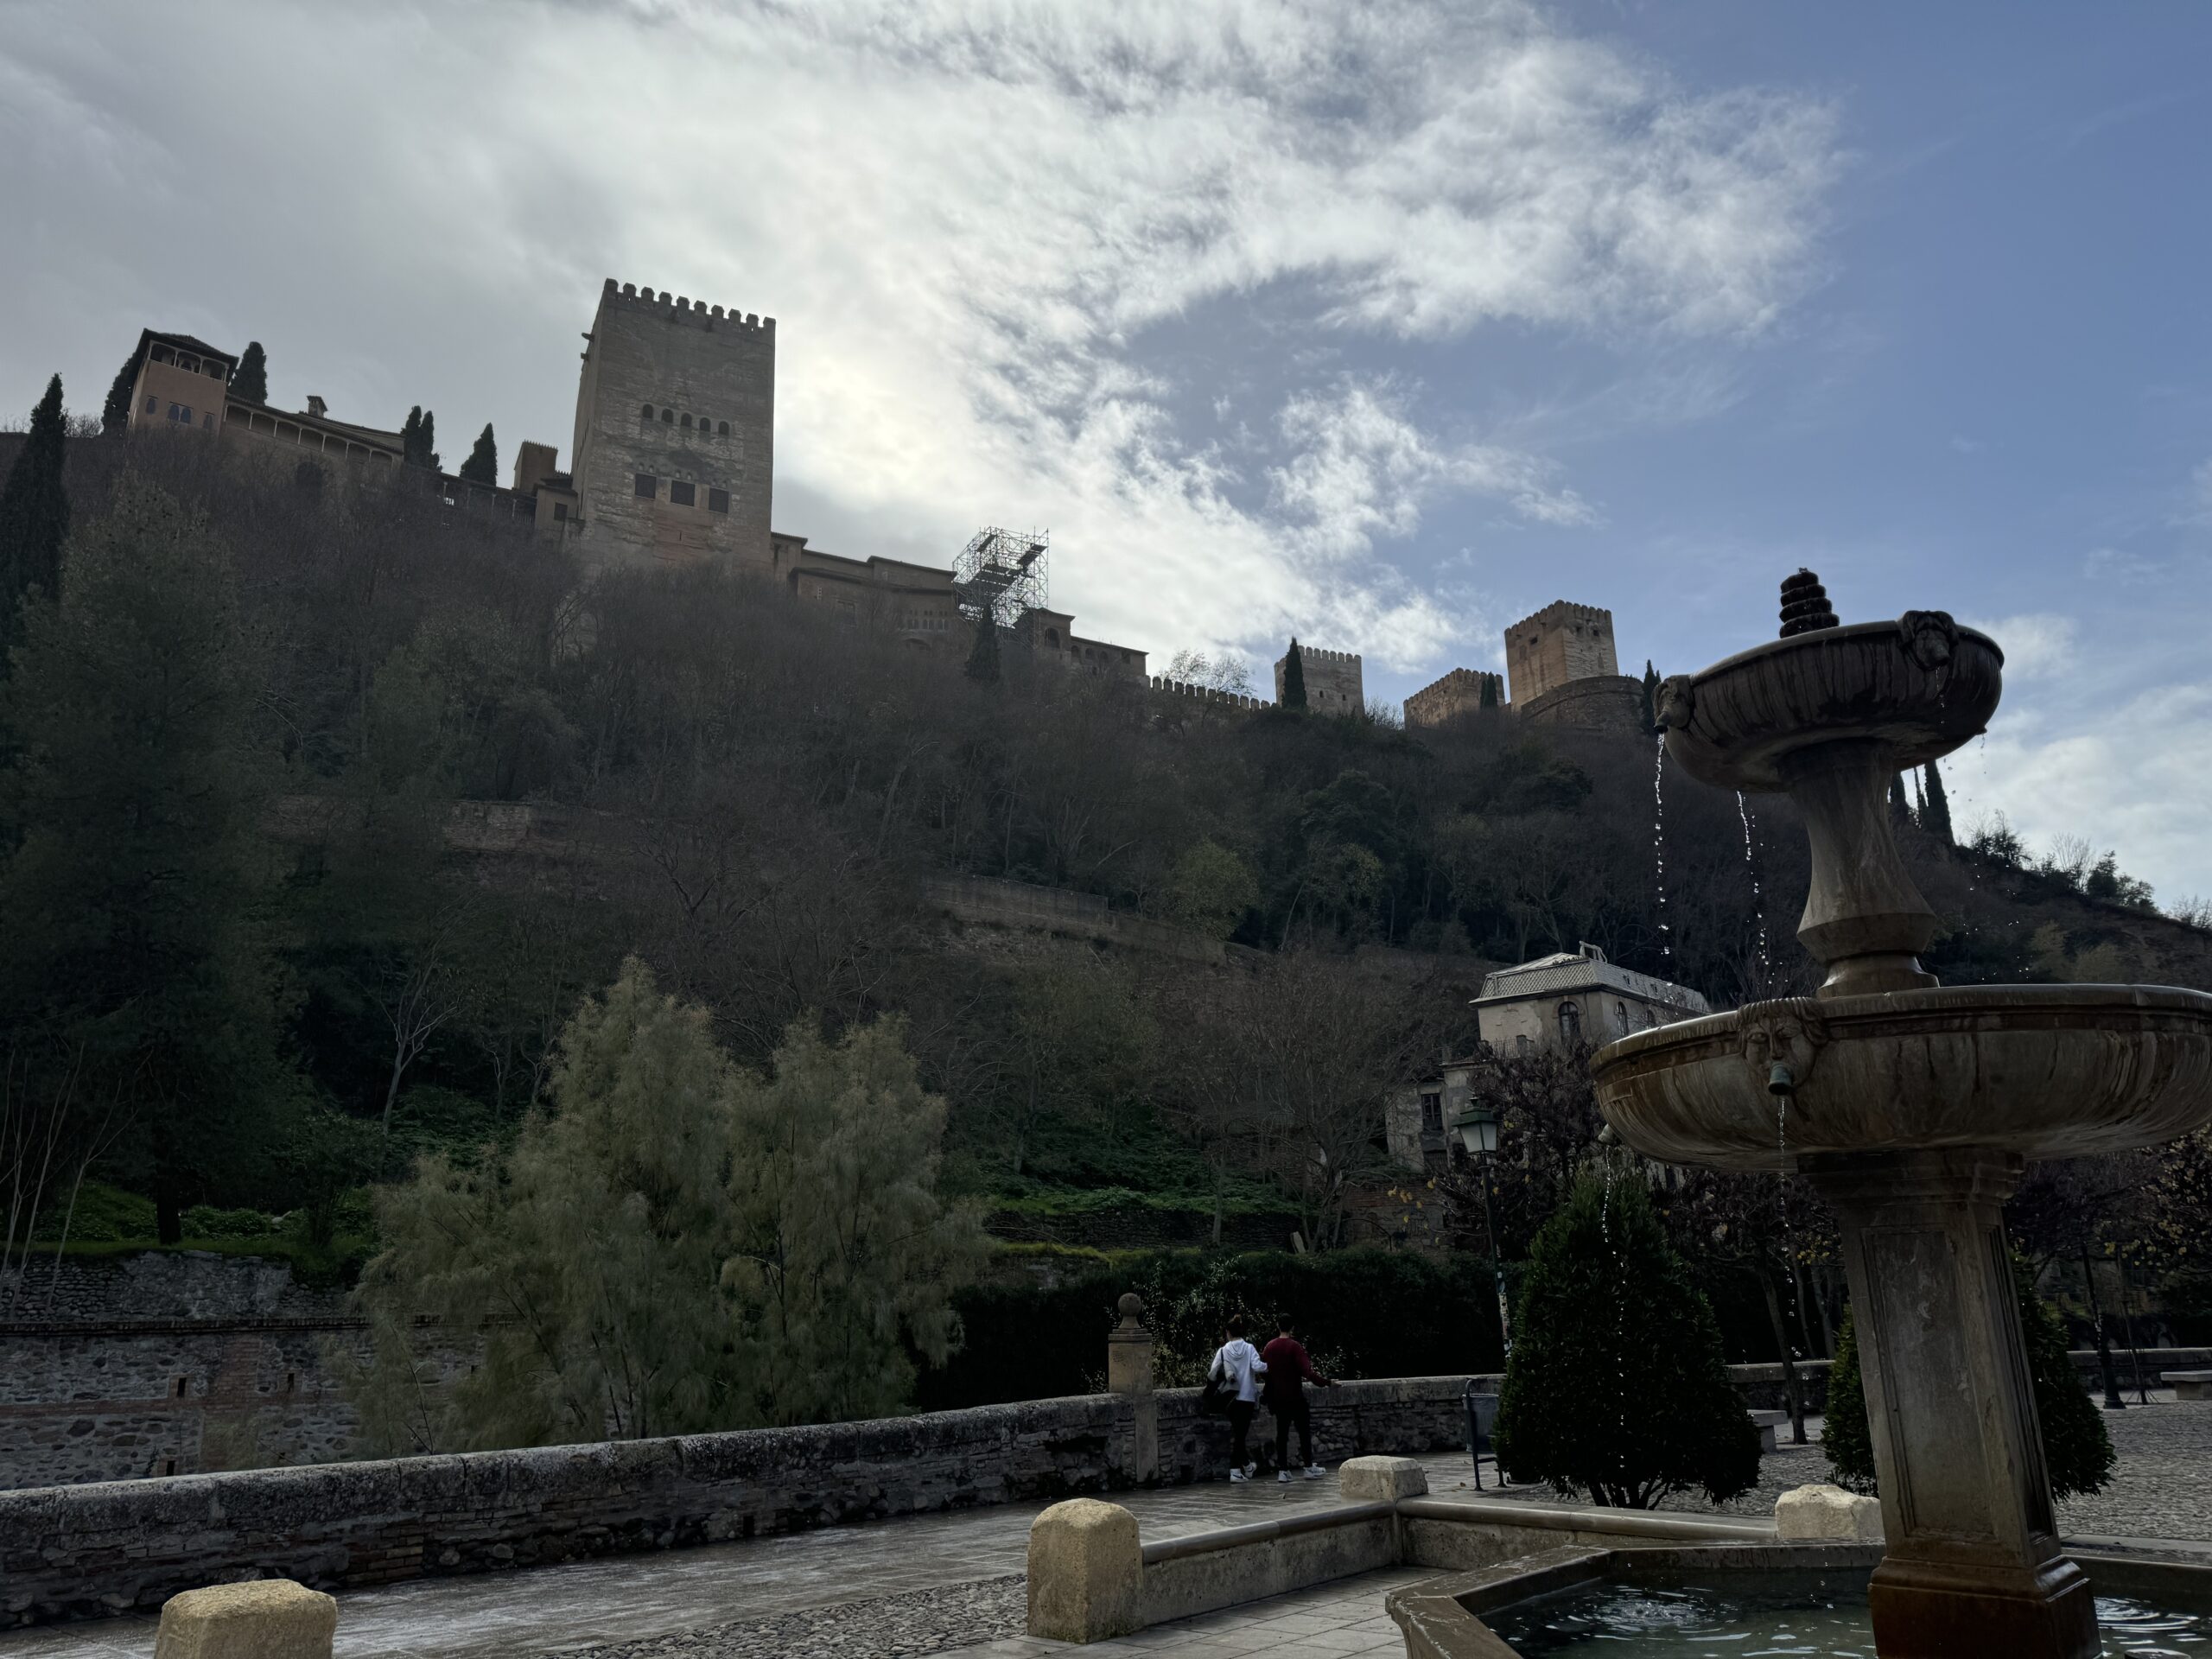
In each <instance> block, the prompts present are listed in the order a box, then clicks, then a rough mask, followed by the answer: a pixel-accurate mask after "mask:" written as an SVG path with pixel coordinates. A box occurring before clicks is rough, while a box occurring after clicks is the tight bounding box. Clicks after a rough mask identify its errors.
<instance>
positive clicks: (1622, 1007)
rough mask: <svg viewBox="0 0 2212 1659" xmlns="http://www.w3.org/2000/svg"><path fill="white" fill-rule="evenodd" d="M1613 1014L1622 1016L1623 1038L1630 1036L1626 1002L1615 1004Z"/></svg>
mask: <svg viewBox="0 0 2212 1659" xmlns="http://www.w3.org/2000/svg"><path fill="white" fill-rule="evenodd" d="M1613 1012H1614V1013H1615V1014H1618V1015H1619V1016H1620V1022H1621V1034H1622V1035H1623V1036H1626V1035H1627V1034H1628V1004H1627V1003H1625V1002H1616V1003H1614V1004H1613Z"/></svg>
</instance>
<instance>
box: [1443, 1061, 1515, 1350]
mask: <svg viewBox="0 0 2212 1659" xmlns="http://www.w3.org/2000/svg"><path fill="white" fill-rule="evenodd" d="M1452 1134H1453V1135H1456V1136H1458V1137H1459V1149H1460V1150H1461V1151H1462V1152H1464V1153H1465V1154H1467V1158H1468V1160H1469V1161H1470V1162H1471V1163H1472V1164H1474V1165H1475V1166H1476V1175H1475V1179H1477V1181H1478V1183H1479V1184H1480V1185H1481V1187H1482V1190H1483V1230H1484V1232H1485V1233H1487V1234H1488V1235H1489V1236H1490V1275H1491V1279H1492V1280H1493V1281H1495V1282H1496V1284H1497V1335H1498V1340H1499V1342H1500V1343H1501V1344H1503V1347H1504V1350H1505V1351H1506V1352H1507V1353H1508V1354H1510V1353H1511V1352H1512V1351H1513V1328H1512V1326H1511V1325H1510V1324H1509V1323H1508V1322H1507V1318H1506V1309H1505V1269H1504V1268H1502V1267H1500V1266H1499V1265H1498V1260H1497V1218H1496V1217H1495V1216H1493V1215H1492V1214H1491V1204H1490V1160H1491V1159H1492V1158H1494V1157H1496V1156H1497V1113H1496V1112H1493V1111H1491V1109H1489V1108H1488V1107H1486V1106H1484V1105H1483V1104H1481V1103H1479V1102H1470V1103H1468V1106H1467V1109H1466V1110H1465V1111H1464V1112H1461V1113H1460V1114H1459V1116H1457V1117H1455V1118H1453V1119H1452Z"/></svg>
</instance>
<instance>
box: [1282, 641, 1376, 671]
mask: <svg viewBox="0 0 2212 1659" xmlns="http://www.w3.org/2000/svg"><path fill="white" fill-rule="evenodd" d="M1286 654H1287V653H1286ZM1298 656H1299V660H1300V661H1301V662H1302V663H1304V664H1305V665H1306V667H1308V668H1312V667H1313V665H1314V664H1317V663H1321V664H1335V665H1338V666H1340V667H1342V666H1350V667H1352V668H1357V667H1358V666H1359V653H1358V652H1356V651H1323V650H1321V649H1320V648H1319V646H1316V645H1300V647H1299V648H1298Z"/></svg>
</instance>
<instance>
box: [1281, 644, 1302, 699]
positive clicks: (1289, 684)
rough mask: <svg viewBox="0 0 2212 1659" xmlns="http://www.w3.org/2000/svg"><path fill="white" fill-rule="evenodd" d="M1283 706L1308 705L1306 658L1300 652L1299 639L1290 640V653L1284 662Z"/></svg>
mask: <svg viewBox="0 0 2212 1659" xmlns="http://www.w3.org/2000/svg"><path fill="white" fill-rule="evenodd" d="M1282 706H1283V707H1284V708H1286V709H1303V708H1304V707H1305V706H1306V659H1305V658H1303V657H1302V656H1300V654H1299V650H1298V641H1297V640H1295V639H1293V640H1292V641H1291V642H1290V654H1289V655H1288V656H1287V657H1286V658H1283V664H1282Z"/></svg>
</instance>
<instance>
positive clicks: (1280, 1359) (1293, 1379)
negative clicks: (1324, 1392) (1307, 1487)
mask: <svg viewBox="0 0 2212 1659" xmlns="http://www.w3.org/2000/svg"><path fill="white" fill-rule="evenodd" d="M1260 1358H1261V1360H1262V1362H1263V1363H1265V1364H1266V1366H1267V1372H1266V1382H1265V1383H1264V1385H1263V1387H1262V1394H1261V1396H1260V1397H1261V1398H1262V1399H1263V1400H1264V1401H1266V1402H1267V1406H1268V1411H1269V1412H1270V1413H1271V1414H1273V1415H1274V1420H1275V1478H1276V1479H1277V1480H1288V1479H1289V1478H1290V1428H1291V1425H1292V1424H1293V1423H1295V1424H1297V1425H1298V1452H1299V1459H1298V1460H1299V1462H1300V1463H1301V1464H1303V1465H1305V1467H1306V1479H1308V1480H1319V1479H1320V1478H1321V1476H1322V1474H1323V1472H1324V1471H1323V1470H1322V1469H1321V1467H1320V1465H1319V1464H1317V1463H1315V1462H1314V1461H1313V1411H1312V1410H1311V1408H1308V1407H1307V1405H1306V1384H1307V1383H1312V1384H1313V1386H1314V1387H1315V1388H1317V1389H1332V1388H1334V1387H1335V1386H1336V1384H1335V1383H1332V1382H1330V1381H1329V1379H1328V1378H1327V1377H1325V1376H1322V1375H1321V1373H1320V1372H1319V1371H1317V1370H1314V1369H1313V1361H1312V1360H1311V1359H1309V1358H1307V1357H1306V1344H1303V1343H1301V1342H1300V1341H1299V1339H1298V1338H1296V1337H1294V1336H1293V1335H1291V1333H1290V1319H1289V1318H1288V1317H1287V1316H1285V1317H1284V1318H1282V1319H1277V1320H1276V1321H1275V1338H1274V1341H1273V1342H1270V1343H1269V1344H1268V1345H1267V1346H1266V1347H1265V1348H1263V1349H1262V1350H1261V1351H1260Z"/></svg>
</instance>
